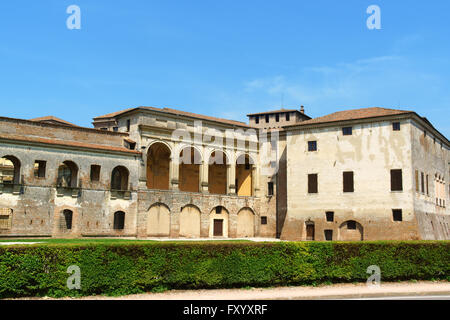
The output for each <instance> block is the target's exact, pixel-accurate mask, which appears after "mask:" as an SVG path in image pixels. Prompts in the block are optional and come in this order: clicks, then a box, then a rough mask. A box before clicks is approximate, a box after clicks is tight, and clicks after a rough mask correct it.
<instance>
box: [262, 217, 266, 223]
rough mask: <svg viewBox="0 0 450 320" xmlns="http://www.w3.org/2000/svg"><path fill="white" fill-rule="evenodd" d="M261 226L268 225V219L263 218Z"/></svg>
mask: <svg viewBox="0 0 450 320" xmlns="http://www.w3.org/2000/svg"><path fill="white" fill-rule="evenodd" d="M261 224H263V225H266V224H267V217H261Z"/></svg>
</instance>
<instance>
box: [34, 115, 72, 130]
mask: <svg viewBox="0 0 450 320" xmlns="http://www.w3.org/2000/svg"><path fill="white" fill-rule="evenodd" d="M30 121H35V122H50V123H54V122H56V123H58V124H65V125H68V126H72V127H78V126H77V125H75V124H73V123H70V122H68V121H65V120H63V119H60V118H57V117H54V116H46V117H40V118H34V119H30Z"/></svg>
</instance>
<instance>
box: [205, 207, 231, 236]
mask: <svg viewBox="0 0 450 320" xmlns="http://www.w3.org/2000/svg"><path fill="white" fill-rule="evenodd" d="M228 217H229V212H228V210H227V209H226V208H225V207H223V206H216V207H214V208H213V209H212V210H211V212H210V214H209V237H210V238H213V237H225V238H228V221H229V219H228Z"/></svg>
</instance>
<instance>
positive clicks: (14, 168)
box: [0, 155, 21, 184]
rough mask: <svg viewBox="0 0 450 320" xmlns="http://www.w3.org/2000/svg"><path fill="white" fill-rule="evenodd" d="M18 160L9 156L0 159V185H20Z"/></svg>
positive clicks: (19, 164)
mask: <svg viewBox="0 0 450 320" xmlns="http://www.w3.org/2000/svg"><path fill="white" fill-rule="evenodd" d="M20 169H21V163H20V160H19V159H18V158H17V157H15V156H11V155H6V156H3V157H2V158H0V183H9V184H20Z"/></svg>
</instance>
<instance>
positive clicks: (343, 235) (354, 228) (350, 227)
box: [338, 220, 364, 241]
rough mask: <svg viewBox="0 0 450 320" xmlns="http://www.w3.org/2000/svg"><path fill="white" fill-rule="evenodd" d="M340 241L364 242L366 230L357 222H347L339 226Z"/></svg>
mask: <svg viewBox="0 0 450 320" xmlns="http://www.w3.org/2000/svg"><path fill="white" fill-rule="evenodd" d="M338 239H339V240H340V241H363V240H364V228H363V226H362V225H361V224H360V223H359V222H357V221H355V220H347V221H345V222H343V223H341V225H340V226H339V236H338Z"/></svg>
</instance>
